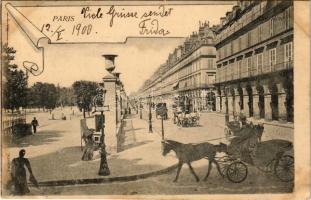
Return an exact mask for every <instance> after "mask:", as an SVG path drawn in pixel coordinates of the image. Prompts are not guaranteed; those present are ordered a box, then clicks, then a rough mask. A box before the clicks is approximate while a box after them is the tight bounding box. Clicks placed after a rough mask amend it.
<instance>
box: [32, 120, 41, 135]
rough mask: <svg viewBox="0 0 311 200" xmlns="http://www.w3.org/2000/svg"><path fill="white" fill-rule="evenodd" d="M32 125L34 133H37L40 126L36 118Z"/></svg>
mask: <svg viewBox="0 0 311 200" xmlns="http://www.w3.org/2000/svg"><path fill="white" fill-rule="evenodd" d="M31 125H32V128H33V133H36V132H37V126H39V123H38V120H37V119H36V118H35V117H34V118H33V120H32V121H31Z"/></svg>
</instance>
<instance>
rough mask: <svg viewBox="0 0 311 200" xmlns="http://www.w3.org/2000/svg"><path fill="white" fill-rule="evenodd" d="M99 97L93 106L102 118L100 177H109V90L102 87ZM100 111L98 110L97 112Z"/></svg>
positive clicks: (99, 89) (98, 92)
mask: <svg viewBox="0 0 311 200" xmlns="http://www.w3.org/2000/svg"><path fill="white" fill-rule="evenodd" d="M96 92H97V95H96V96H95V97H94V100H93V104H94V106H95V112H97V111H100V116H101V126H102V128H101V137H100V141H101V145H100V166H99V171H98V175H100V176H108V175H110V170H109V167H108V163H107V152H106V145H105V131H104V129H105V115H104V108H105V96H106V92H107V90H106V89H105V88H104V86H103V85H101V86H100V87H99V88H98V89H97V90H96ZM96 109H98V110H96Z"/></svg>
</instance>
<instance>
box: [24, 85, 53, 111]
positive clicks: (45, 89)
mask: <svg viewBox="0 0 311 200" xmlns="http://www.w3.org/2000/svg"><path fill="white" fill-rule="evenodd" d="M29 94H30V95H31V96H32V97H31V98H30V104H31V105H33V106H35V107H38V108H43V110H44V109H49V110H52V109H54V108H55V107H56V104H57V101H58V93H57V89H56V86H55V85H54V84H52V83H42V82H36V83H35V84H34V85H33V86H32V87H31V88H30V91H29Z"/></svg>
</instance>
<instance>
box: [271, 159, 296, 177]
mask: <svg viewBox="0 0 311 200" xmlns="http://www.w3.org/2000/svg"><path fill="white" fill-rule="evenodd" d="M274 173H275V175H276V176H277V177H278V178H279V179H280V180H281V181H284V182H289V181H293V180H294V157H293V156H290V155H283V156H282V157H281V158H280V159H278V160H277V161H276V163H275V166H274Z"/></svg>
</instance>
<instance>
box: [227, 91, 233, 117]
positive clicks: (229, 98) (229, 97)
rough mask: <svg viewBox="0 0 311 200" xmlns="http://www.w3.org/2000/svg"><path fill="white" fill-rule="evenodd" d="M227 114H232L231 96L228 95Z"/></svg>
mask: <svg viewBox="0 0 311 200" xmlns="http://www.w3.org/2000/svg"><path fill="white" fill-rule="evenodd" d="M228 114H229V115H233V107H232V96H231V95H230V96H228Z"/></svg>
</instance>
